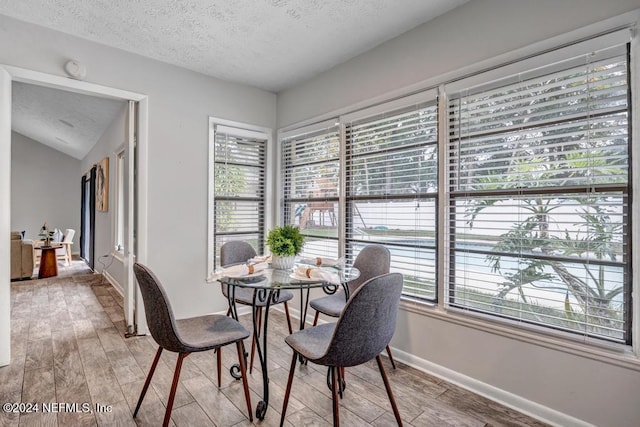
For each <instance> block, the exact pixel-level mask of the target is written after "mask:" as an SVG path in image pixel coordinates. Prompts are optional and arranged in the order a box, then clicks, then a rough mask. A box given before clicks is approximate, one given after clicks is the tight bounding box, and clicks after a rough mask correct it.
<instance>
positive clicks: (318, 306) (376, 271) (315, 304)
mask: <svg viewBox="0 0 640 427" xmlns="http://www.w3.org/2000/svg"><path fill="white" fill-rule="evenodd" d="M353 266H354V267H356V268H357V269H358V270H360V277H358V278H357V279H354V280H351V281H350V282H348V283H347V286H348V288H349V295H353V293H354V292H355V291H356V289H358V288H359V287H360V286H361V285H362V284H363V283H364V282H366V281H367V280H369V279H371V278H373V277H376V276H380V275H381V274H386V273H388V272H389V269H390V268H391V254H390V253H389V249H387V248H386V247H384V246H382V245H368V246H365V247H364V248H363V249H362V250H361V251H360V253H359V254H358V256H357V257H356V260H355V261H354V262H353ZM346 303H347V301H346V297H345V293H344V292H336V293H335V294H333V295H328V296H325V297H321V298H316V299H314V300H311V302H310V303H309V305H310V306H311V308H313V309H314V310H316V315H315V317H314V318H313V325H314V326H315V325H317V324H318V317H319V315H320V313H322V314H324V315H327V316H330V317H340V313H342V310H343V309H344V307H345V305H346ZM386 350H387V355H388V356H389V361H390V362H391V366H393V369H395V368H396V362H395V361H394V360H393V356H392V354H391V348H390V347H389V346H387V348H386Z"/></svg>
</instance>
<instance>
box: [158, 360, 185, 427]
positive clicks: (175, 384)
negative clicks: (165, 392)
mask: <svg viewBox="0 0 640 427" xmlns="http://www.w3.org/2000/svg"><path fill="white" fill-rule="evenodd" d="M188 355H189V353H179V354H178V360H177V361H176V370H175V371H174V373H173V382H172V383H171V391H170V392H169V400H168V401H167V409H166V411H165V412H164V421H163V422H162V427H167V426H168V425H169V420H170V419H171V410H172V409H173V400H174V399H175V397H176V390H177V389H178V381H179V380H180V371H181V370H182V361H183V360H184V358H185V357H187V356H188Z"/></svg>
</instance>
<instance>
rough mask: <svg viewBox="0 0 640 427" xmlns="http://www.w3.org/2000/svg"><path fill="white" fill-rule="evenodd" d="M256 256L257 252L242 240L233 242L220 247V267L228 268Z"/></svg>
mask: <svg viewBox="0 0 640 427" xmlns="http://www.w3.org/2000/svg"><path fill="white" fill-rule="evenodd" d="M254 256H256V250H255V249H253V246H251V245H250V244H249V243H247V242H244V241H242V240H231V241H229V242H226V243H224V244H223V245H222V247H220V265H221V266H223V267H224V266H226V265H230V264H237V263H239V262H245V261H247V260H248V259H251V258H253V257H254Z"/></svg>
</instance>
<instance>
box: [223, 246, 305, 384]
mask: <svg viewBox="0 0 640 427" xmlns="http://www.w3.org/2000/svg"><path fill="white" fill-rule="evenodd" d="M255 256H256V251H255V249H254V248H253V246H251V245H250V244H249V243H247V242H244V241H242V240H231V241H228V242H225V243H223V244H222V246H221V247H220V265H221V266H223V267H224V266H227V265H231V264H238V263H241V262H246V261H247V260H249V259H251V258H253V257H255ZM228 292H229V290H228V288H227V286H226V285H224V284H222V294H223V295H224V296H225V297H227V298H228V296H229V293H228ZM292 298H293V294H292V293H291V291H287V290H281V291H280V293H279V295H278V300H277V301H276V302H275V303H274V302H271V305H270V306H272V305H274V304H283V305H284V312H285V316H286V318H287V326H288V327H289V333H292V332H293V328H292V327H291V317H290V316H289V304H287V301H289V300H290V299H292ZM234 301H235V303H236V304H242V305H249V306H253V289H250V288H241V287H236V289H235V292H234ZM266 305H267V303H266V301H258V300H256V316H257V320H258V325H257V326H258V329H260V327H261V322H262V308H263V307H265V306H266ZM230 310H231V308H229V311H228V312H227V315H228V314H229V313H230ZM255 354H256V335H255V331H254V334H253V339H252V343H251V360H250V362H249V373H252V372H253V361H254V357H255ZM220 366H221V359H220V352H218V367H219V368H218V385H219V384H220V369H221V368H220Z"/></svg>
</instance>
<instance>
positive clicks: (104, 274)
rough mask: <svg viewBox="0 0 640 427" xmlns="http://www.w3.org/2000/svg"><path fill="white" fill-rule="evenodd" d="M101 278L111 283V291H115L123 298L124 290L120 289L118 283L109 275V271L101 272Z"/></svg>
mask: <svg viewBox="0 0 640 427" xmlns="http://www.w3.org/2000/svg"><path fill="white" fill-rule="evenodd" d="M102 276H104V278H105V279H107V282H109V283H111V286H113V289H115V290H116V292H118V293H119V294H120V295H121V296H122V297H123V298H124V289H122V286H121V285H120V283H118V281H117V280H116V279H115V278H114V277H113V276H112V275H111V274H109V271H107V270H105V271H103V272H102Z"/></svg>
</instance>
